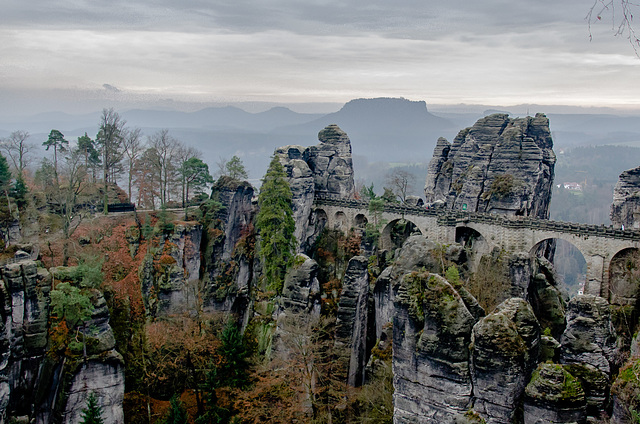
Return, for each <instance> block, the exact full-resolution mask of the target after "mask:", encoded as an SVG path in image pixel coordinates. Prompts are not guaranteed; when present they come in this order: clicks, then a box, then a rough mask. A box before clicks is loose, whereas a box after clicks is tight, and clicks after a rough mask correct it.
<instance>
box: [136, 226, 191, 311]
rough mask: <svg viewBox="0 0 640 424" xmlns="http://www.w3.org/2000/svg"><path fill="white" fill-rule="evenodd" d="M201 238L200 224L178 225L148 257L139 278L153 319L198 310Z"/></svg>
mask: <svg viewBox="0 0 640 424" xmlns="http://www.w3.org/2000/svg"><path fill="white" fill-rule="evenodd" d="M201 238H202V226H201V225H200V224H198V223H194V222H185V223H182V224H178V225H176V226H175V227H174V228H173V231H171V232H170V233H167V234H164V239H163V242H162V244H161V245H160V246H159V249H158V251H157V252H156V253H155V254H153V253H152V252H149V253H147V255H146V256H145V258H144V260H143V261H142V264H141V265H140V270H139V275H140V281H141V286H142V292H143V295H144V296H143V298H144V301H145V307H146V310H147V312H148V313H150V314H151V315H152V316H169V315H175V314H179V313H182V312H185V311H187V310H188V309H189V308H193V307H194V305H195V298H196V296H195V292H194V291H193V290H194V287H193V286H194V285H197V282H198V281H199V278H200V242H201Z"/></svg>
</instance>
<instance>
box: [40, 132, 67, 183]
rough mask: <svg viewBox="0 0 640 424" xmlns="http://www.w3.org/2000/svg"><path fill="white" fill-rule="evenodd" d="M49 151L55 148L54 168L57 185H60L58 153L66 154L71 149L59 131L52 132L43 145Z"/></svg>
mask: <svg viewBox="0 0 640 424" xmlns="http://www.w3.org/2000/svg"><path fill="white" fill-rule="evenodd" d="M42 145H43V146H45V147H46V148H47V149H46V150H47V151H49V149H50V148H52V147H53V166H54V170H55V177H56V184H59V183H58V152H66V151H67V149H68V148H69V142H68V141H67V140H65V138H64V134H62V133H61V132H60V131H58V130H55V129H54V130H51V132H50V133H49V138H48V139H47V141H45V142H44V143H42Z"/></svg>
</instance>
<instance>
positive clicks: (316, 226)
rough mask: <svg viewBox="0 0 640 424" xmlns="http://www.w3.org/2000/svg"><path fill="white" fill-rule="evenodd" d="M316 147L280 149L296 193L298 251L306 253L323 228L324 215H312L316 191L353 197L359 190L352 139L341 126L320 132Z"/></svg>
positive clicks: (336, 195) (294, 196) (290, 183)
mask: <svg viewBox="0 0 640 424" xmlns="http://www.w3.org/2000/svg"><path fill="white" fill-rule="evenodd" d="M318 140H319V141H320V143H319V144H318V145H316V146H311V147H307V148H305V147H302V146H284V147H280V148H278V149H276V151H275V154H276V155H277V156H278V157H279V159H280V162H281V163H282V166H283V167H284V169H285V171H286V173H287V177H288V178H289V186H290V187H291V192H292V194H293V217H294V219H295V221H296V230H295V236H296V239H297V240H298V250H299V251H300V252H305V251H306V250H307V249H308V248H309V247H310V246H311V244H313V241H314V240H315V237H316V236H317V235H318V234H319V232H320V231H321V230H322V227H323V224H324V223H323V222H322V217H317V216H315V214H312V211H311V206H312V203H313V198H314V196H315V195H316V194H320V195H326V196H334V197H341V198H350V197H352V196H353V194H354V192H355V183H354V181H353V161H352V159H351V142H350V141H349V137H348V136H347V134H346V133H345V132H344V131H342V130H341V129H340V128H339V127H338V126H337V125H335V124H333V125H329V126H327V127H326V128H324V129H323V130H321V131H320V132H319V133H318Z"/></svg>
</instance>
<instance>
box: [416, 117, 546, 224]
mask: <svg viewBox="0 0 640 424" xmlns="http://www.w3.org/2000/svg"><path fill="white" fill-rule="evenodd" d="M555 163H556V156H555V153H554V152H553V140H552V139H551V132H550V131H549V120H548V119H547V117H546V116H545V115H544V114H541V113H538V114H536V116H535V117H533V118H532V117H526V118H515V119H511V118H509V116H508V115H507V114H494V115H490V116H486V117H484V118H482V119H480V120H478V122H476V123H475V124H474V125H473V126H472V127H470V128H466V129H464V130H462V131H460V132H459V133H458V135H457V136H456V138H455V139H454V140H453V143H449V142H448V141H447V140H446V139H444V138H440V139H439V140H438V142H437V144H436V147H435V149H434V153H433V158H432V159H431V162H430V163H429V168H428V171H427V179H426V182H425V188H424V192H425V196H426V200H427V203H434V202H438V203H442V202H443V203H444V204H445V205H446V208H447V209H450V210H467V211H471V212H489V213H501V214H507V215H521V216H532V217H537V218H548V217H549V202H550V200H551V189H552V187H553V176H554V166H555Z"/></svg>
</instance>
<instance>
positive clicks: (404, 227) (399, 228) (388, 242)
mask: <svg viewBox="0 0 640 424" xmlns="http://www.w3.org/2000/svg"><path fill="white" fill-rule="evenodd" d="M416 233H418V234H422V231H421V230H420V228H418V226H417V225H416V224H415V223H414V222H412V221H410V220H408V219H405V218H398V219H394V220H392V221H391V222H389V223H388V224H387V225H385V227H384V229H383V230H382V234H381V235H380V247H381V248H382V249H387V250H393V249H396V248H398V247H401V246H402V245H403V244H404V242H405V241H406V240H407V239H408V238H409V236H410V235H412V234H416Z"/></svg>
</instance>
